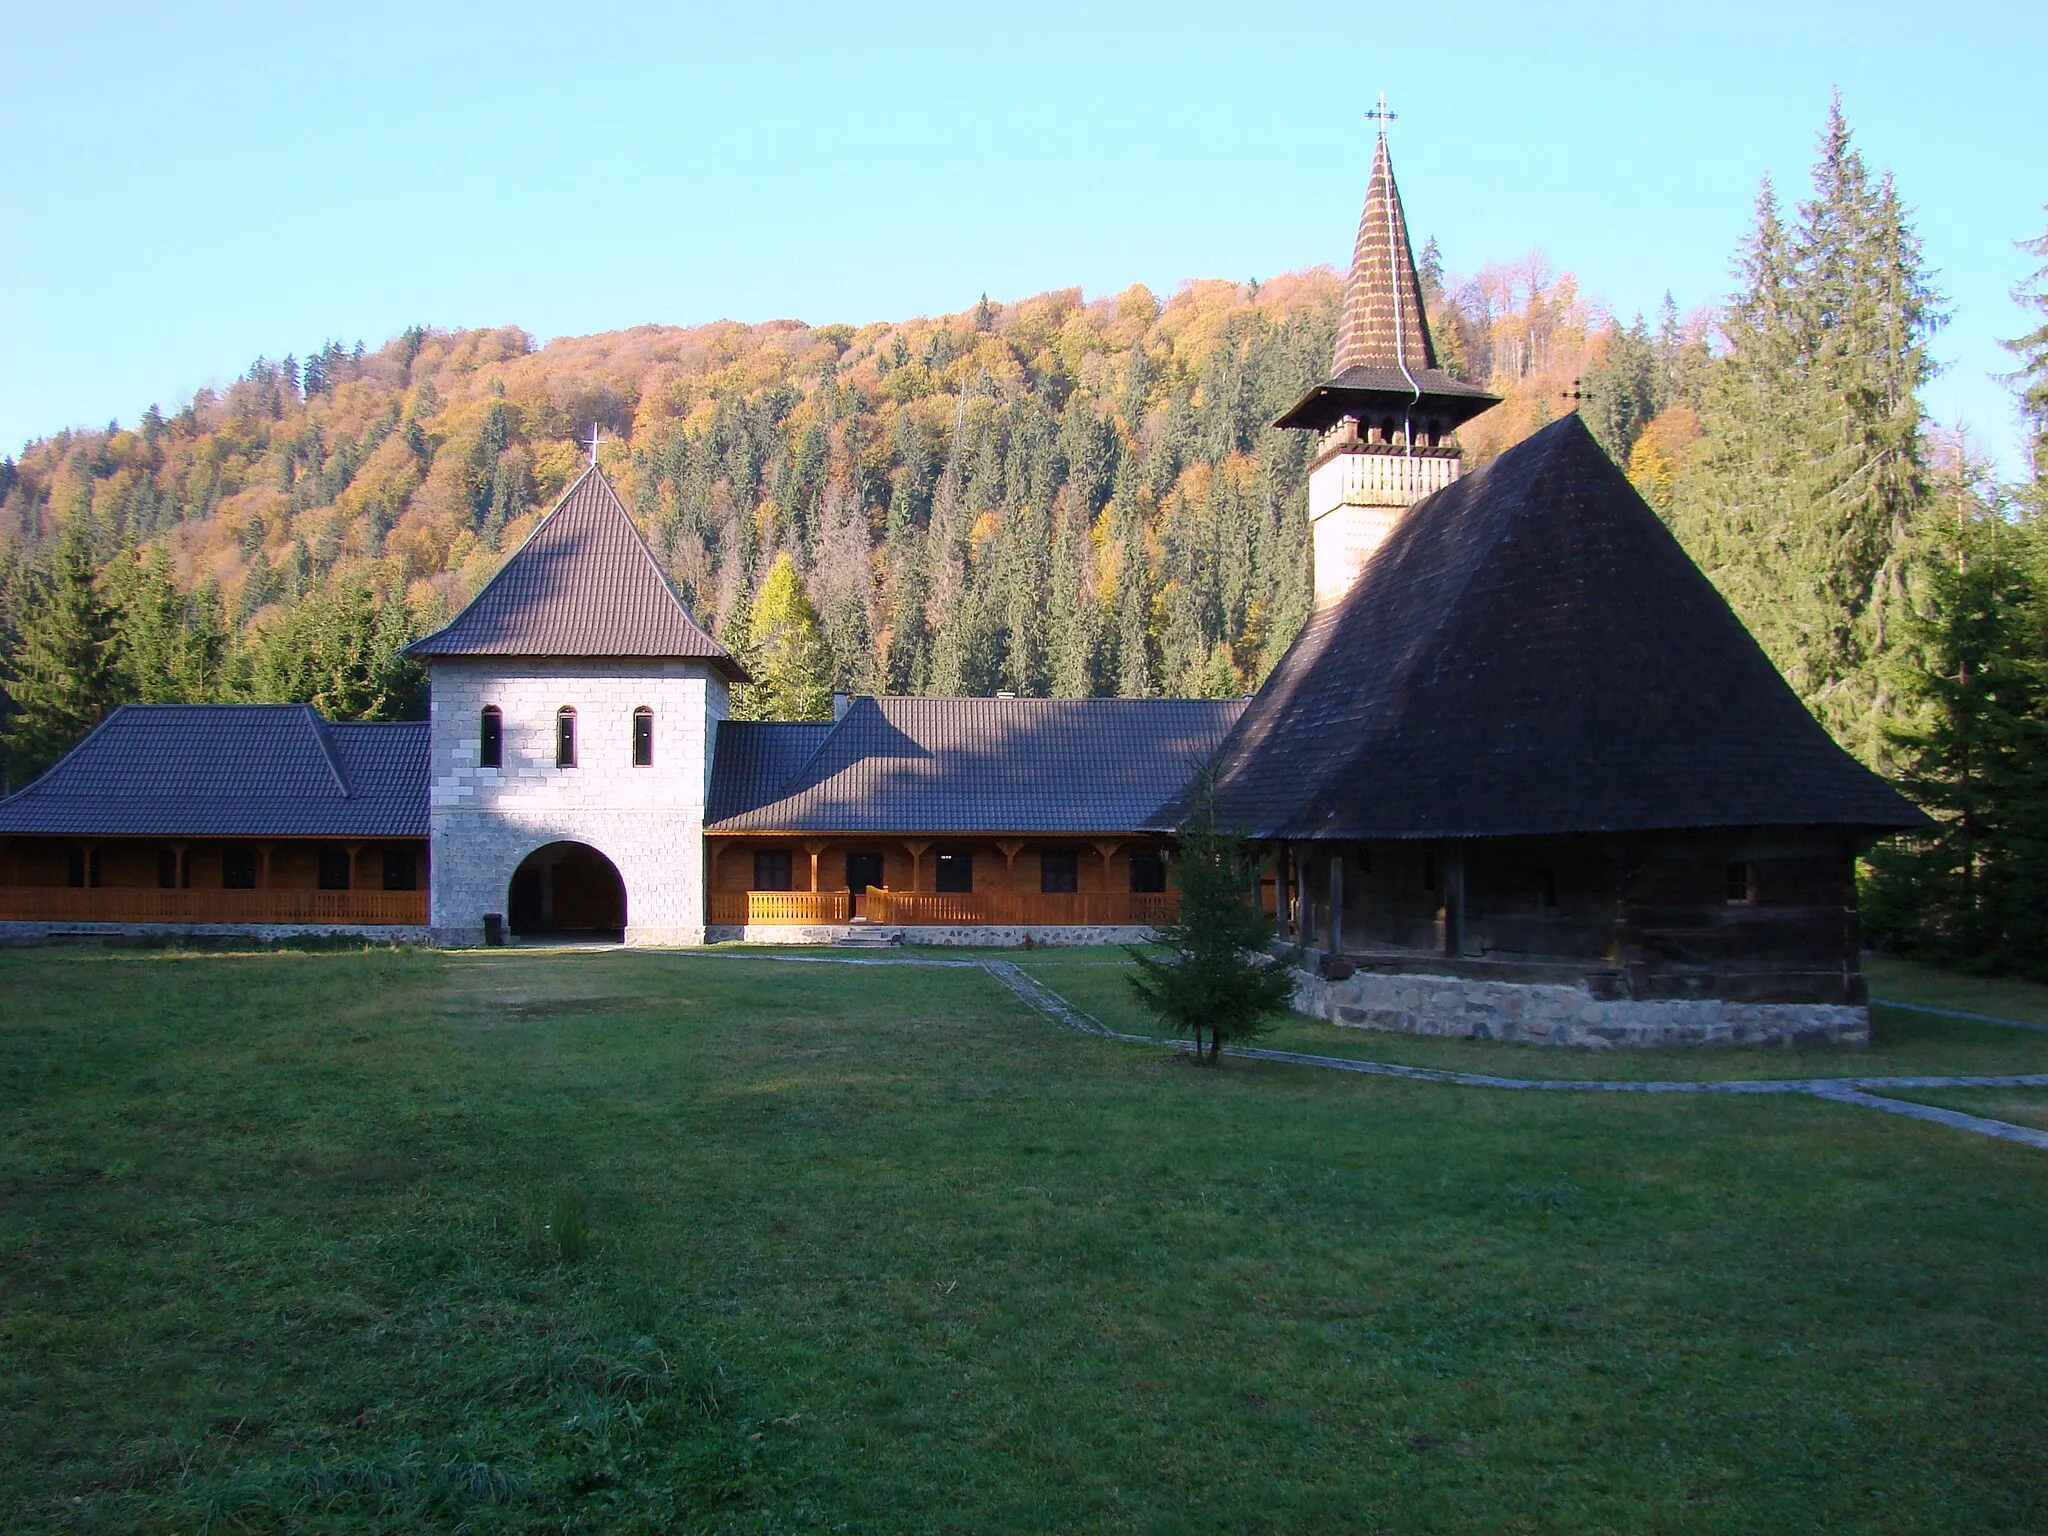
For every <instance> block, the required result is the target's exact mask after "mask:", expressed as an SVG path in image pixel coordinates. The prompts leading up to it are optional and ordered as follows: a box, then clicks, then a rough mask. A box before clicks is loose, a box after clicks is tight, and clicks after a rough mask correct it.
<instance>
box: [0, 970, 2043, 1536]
mask: <svg viewBox="0 0 2048 1536" xmlns="http://www.w3.org/2000/svg"><path fill="white" fill-rule="evenodd" d="M1041 974H1042V975H1043V976H1045V978H1046V979H1047V980H1049V981H1053V982H1054V984H1055V985H1056V986H1058V987H1059V988H1060V989H1061V990H1063V991H1074V992H1077V993H1078V992H1081V991H1082V987H1081V985H1079V984H1077V978H1089V977H1099V978H1101V979H1102V981H1103V982H1104V986H1103V987H1102V989H1101V990H1102V992H1103V993H1104V995H1107V994H1108V992H1109V991H1110V990H1112V988H1111V987H1110V985H1109V984H1110V983H1113V982H1114V981H1115V979H1116V972H1115V971H1114V970H1113V969H1105V968H1103V967H1099V966H1097V967H1085V966H1068V967H1062V968H1059V969H1053V968H1050V967H1047V968H1044V969H1042V970H1041ZM1055 978H1056V980H1055ZM1087 985H1089V986H1093V985H1094V983H1093V982H1089V983H1087ZM0 997H4V999H5V1002H6V1006H5V1008H4V1009H0V1095H4V1107H0V1501H4V1508H5V1509H6V1511H7V1514H6V1518H5V1521H4V1524H5V1525H6V1527H7V1528H8V1529H10V1530H20V1531H45V1530H76V1531H92V1532H103V1531H111V1532H121V1531H152V1532H154V1531H198V1530H202V1529H212V1530H217V1531H227V1530H256V1531H268V1530H294V1531H301V1530H310V1531H349V1532H356V1531H405V1530H416V1529H422V1528H427V1529H451V1530H453V1529H462V1530H467V1531H479V1532H481V1531H543V1530H545V1531H565V1530H592V1531H597V1530H605V1531H610V1530H628V1531H630V1530H649V1529H676V1530H713V1531H748V1532H754V1531H758V1532H780V1531H799V1530H812V1529H817V1530H845V1531H869V1532H896V1531H913V1532H986V1531H1045V1532H1075V1531H1157V1532H1184V1531H1216V1532H1225V1531H1228V1532H1241V1531H1269V1532H1295V1531H1300V1532H1310V1531H1395V1532H1424V1531H1428V1532H1445V1531H1466V1530H1504V1531H1559V1532H1587V1531H1617V1532H1620V1531H1627V1532H1638V1531H1717V1532H1718V1531H1726V1532H1755V1531H1780V1530H1813V1529H1827V1530H1831V1531H1852V1530H1869V1531H1883V1532H1922V1531H1925V1532H1933V1531H1955V1530H1966V1531H1973V1532H1977V1531H1983V1532H1991V1531H2012V1532H2017V1531H2025V1530H2039V1529H2042V1528H2043V1527H2044V1526H2048V1369H2044V1366H2048V1313H2044V1310H2043V1308H2042V1307H2041V1306H2040V1304H2039V1301H2038V1296H2039V1290H2040V1277H2041V1275H2042V1273H2043V1269H2044V1261H2048V1178H2044V1176H2043V1175H2044V1171H2048V1163H2044V1162H2043V1155H2042V1154H2041V1153H2039V1152H2038V1151H2036V1150H2034V1149H2032V1148H2028V1147H2021V1146H2015V1145H2011V1144H2008V1143H2002V1142H1996V1141H1991V1140H1988V1139H1985V1138H1981V1137H1974V1136H1969V1135H1965V1134H1961V1133H1958V1132H1954V1131H1951V1130H1947V1129H1945V1128H1943V1127H1939V1126H1932V1125H1927V1124H1923V1123H1919V1122H1915V1121H1910V1120H1906V1119H1903V1118H1900V1117H1897V1116H1890V1115H1883V1114H1878V1113H1874V1112H1868V1111H1859V1110H1857V1109H1854V1108H1851V1107H1848V1106H1843V1105H1838V1104H1829V1103H1824V1102H1821V1101H1819V1100H1813V1099H1779V1098H1769V1099H1737V1098H1727V1097H1704V1098H1698V1097H1684V1098H1642V1097H1635V1096H1609V1095H1584V1096H1580V1095H1570V1096H1562V1097H1555V1096H1548V1095H1542V1096H1538V1095H1518V1094H1504V1093H1488V1092H1482V1091H1477V1090H1469V1089H1457V1088H1447V1087H1441V1086H1436V1085H1430V1084H1416V1083H1406V1082H1399V1081H1390V1080H1385V1079H1373V1078H1361V1077H1358V1076H1355V1075H1351V1074H1340V1073H1330V1072H1317V1071H1314V1070H1311V1069H1301V1068H1291V1067H1278V1066H1263V1065H1255V1064H1247V1063H1243V1062H1237V1063H1231V1064H1227V1065H1226V1066H1225V1067H1224V1068H1223V1069H1222V1070H1220V1071H1207V1070H1203V1069H1200V1068H1196V1067H1193V1066H1190V1065H1188V1064H1187V1063H1186V1062H1185V1061H1184V1060H1182V1059H1179V1058H1178V1057H1177V1056H1176V1055H1175V1054H1174V1053H1171V1052H1168V1051H1165V1050H1160V1049H1156V1048H1149V1047H1144V1046H1132V1045H1127V1044H1120V1043H1117V1042H1112V1041H1104V1040H1100V1039H1095V1038H1089V1037H1084V1036H1081V1035H1077V1034H1073V1033H1069V1032H1064V1031H1060V1030H1057V1029H1055V1028H1053V1027H1051V1026H1050V1025H1048V1024H1047V1023H1045V1022H1044V1021H1043V1020H1042V1019H1040V1018H1039V1017H1037V1016H1036V1015H1034V1014H1032V1013H1030V1012H1028V1011H1027V1010H1025V1009H1024V1008H1022V1007H1021V1006H1019V1005H1018V1004H1017V1002H1016V1001H1015V1000H1014V999H1013V998H1012V997H1011V996H1010V995H1009V994H1008V993H1007V992H1006V991H1004V990H1003V989H1002V988H1001V987H1000V986H999V985H998V984H997V983H996V982H995V981H994V980H993V979H992V978H990V977H988V976H986V975H984V974H982V973H980V972H978V971H972V970H944V969H908V968H901V969H880V968H876V969H867V970H857V969H855V968H852V967H840V966H828V965H802V964H784V963H779V962H776V961H772V960H758V961H740V960H730V959H717V958H693V957H689V956H683V955H662V954H648V953H625V952H620V953H611V954H570V953H560V954H547V953H524V954H522V953H517V952H494V953H470V954H452V955H440V954H433V953H394V952H382V951H371V952H363V953H353V954H351V953H330V954H291V953H279V954H264V955H248V956H231V955H178V954H169V953H156V954H149V953H141V952H122V951H111V952H95V951H90V950H80V951H63V950H43V951H17V952H10V953H0ZM1082 1001H1083V1002H1084V1003H1085V1004H1086V1005H1088V1006H1091V1007H1093V1006H1096V1004H1097V1003H1099V1002H1101V999H1100V998H1095V997H1089V996H1084V997H1083V998H1082ZM1104 1006H1106V1005H1104ZM1912 1027H1913V1029H1914V1030H1915V1031H1919V1030H1920V1029H1921V1024H1920V1023H1918V1022H1916V1023H1915V1024H1914V1025H1913V1026H1912ZM1926 1029H1927V1031H1928V1032H1927V1033H1925V1034H1919V1033H1916V1034H1915V1036H1914V1037H1913V1039H1912V1040H1910V1041H1907V1042H1905V1043H1904V1044H1902V1045H1901V1046H1900V1047H1899V1049H1901V1050H1906V1051H1911V1052H1918V1053H1921V1054H1922V1055H1926V1056H1929V1057H1932V1056H1935V1055H1939V1054H1941V1051H1942V1049H1943V1048H1944V1047H1943V1043H1944V1042H1948V1044H1949V1046H1951V1047H1952V1048H1953V1051H1954V1055H1955V1058H1956V1059H1957V1060H1975V1059H1976V1058H1977V1057H1978V1056H1981V1055H1983V1054H1985V1053H1986V1052H1988V1051H1989V1050H1990V1049H1991V1048H1990V1046H1989V1045H1987V1044H1986V1043H1984V1042H1983V1041H1980V1040H1979V1039H1978V1037H1977V1035H1976V1034H1974V1033H1972V1030H1973V1027H1972V1026H1966V1025H1951V1024H1948V1023H1944V1022H1942V1021H1932V1022H1929V1023H1928V1024H1927V1025H1926ZM1328 1033H1330V1034H1339V1033H1342V1034H1347V1035H1352V1034H1355V1032H1350V1031H1342V1032H1340V1031H1334V1030H1332V1031H1328ZM2008 1033H2009V1034H2011V1035H2014V1036H2021V1035H2023V1033H2024V1032H2020V1031H2009V1032H2008ZM1358 1038H1361V1039H1365V1040H1367V1042H1368V1043H1370V1044H1372V1045H1374V1046H1376V1047H1377V1046H1378V1045H1379V1044H1381V1043H1382V1042H1384V1041H1386V1039H1387V1037H1363V1036H1360V1037H1358ZM2034 1039H2035V1037H2031V1036H2027V1037H2025V1042H2024V1043H2028V1044H2031V1043H2032V1042H2033V1041H2034ZM1412 1043H1424V1044H1426V1043H1428V1042H1412ZM2020 1043H2021V1042H2017V1041H2016V1042H2015V1045H2016V1048H2017V1046H2018V1045H2019V1044H2020ZM1437 1044H1443V1045H1456V1044H1457V1042H1437ZM1889 1048H1890V1047H1884V1048H1881V1049H1889ZM1486 1049H1490V1050H1498V1049H1500V1048H1498V1047H1494V1048H1486ZM1534 1054H1536V1053H1529V1052H1525V1053H1522V1055H1523V1056H1532V1055H1534ZM1558 1054H1559V1055H1562V1053H1558ZM1786 1054H1787V1053H1772V1056H1773V1059H1774V1060H1778V1059H1782V1058H1783V1057H1784V1056H1785V1055H1786ZM1871 1054H1872V1055H1873V1056H1875V1055H1876V1054H1877V1053H1871ZM1517 1059H1518V1060H1520V1059H1521V1058H1520V1057H1518V1058H1517ZM1625 1059H1626V1057H1625V1056H1624V1054H1623V1053H1613V1054H1610V1055H1606V1056H1603V1057H1601V1058H1600V1059H1599V1060H1600V1063H1601V1065H1602V1067H1603V1068H1611V1067H1612V1066H1615V1065H1619V1064H1620V1063H1622V1062H1623V1061H1624V1060H1625ZM1656 1059H1657V1060H1658V1061H1659V1062H1660V1063H1662V1064H1663V1065H1664V1070H1667V1071H1668V1070H1670V1063H1671V1062H1672V1060H1673V1057H1672V1056H1671V1055H1669V1054H1666V1055H1662V1056H1659V1057H1657V1058H1656ZM1916 1059H1917V1058H1916ZM1800 1069H1801V1070H1802V1071H1805V1070H1810V1064H1807V1063H1804V1062H1803V1061H1802V1063H1801V1068H1800Z"/></svg>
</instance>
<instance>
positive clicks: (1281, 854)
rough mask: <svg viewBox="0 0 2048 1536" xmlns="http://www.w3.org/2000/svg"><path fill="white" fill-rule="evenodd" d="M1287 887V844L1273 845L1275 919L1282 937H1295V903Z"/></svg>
mask: <svg viewBox="0 0 2048 1536" xmlns="http://www.w3.org/2000/svg"><path fill="white" fill-rule="evenodd" d="M1290 896H1291V893H1290V892H1289V891H1288V889H1287V845H1286V844H1285V843H1275V844H1274V845H1273V920H1274V922H1276V923H1278V924H1279V925H1280V937H1281V938H1283V939H1291V938H1293V937H1294V903H1293V902H1292V901H1291V900H1290V899H1289V898H1290Z"/></svg>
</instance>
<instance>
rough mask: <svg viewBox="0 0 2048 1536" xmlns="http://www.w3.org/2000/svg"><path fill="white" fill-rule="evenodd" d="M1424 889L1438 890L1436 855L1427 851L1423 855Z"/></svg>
mask: <svg viewBox="0 0 2048 1536" xmlns="http://www.w3.org/2000/svg"><path fill="white" fill-rule="evenodd" d="M1422 888H1423V889H1424V890H1425V891H1433V890H1435V889H1436V855H1435V854H1433V853H1430V852H1428V851H1426V850H1425V851H1424V853H1423V855H1422Z"/></svg>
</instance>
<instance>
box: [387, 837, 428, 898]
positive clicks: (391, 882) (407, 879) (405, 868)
mask: <svg viewBox="0 0 2048 1536" xmlns="http://www.w3.org/2000/svg"><path fill="white" fill-rule="evenodd" d="M419 888H420V856H419V855H418V854H417V853H415V852H414V851H413V850H412V849H410V848H387V849H385V850H384V889H385V890H387V891H416V890H418V889H419Z"/></svg>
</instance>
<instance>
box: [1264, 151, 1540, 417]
mask: <svg viewBox="0 0 2048 1536" xmlns="http://www.w3.org/2000/svg"><path fill="white" fill-rule="evenodd" d="M1498 403H1499V397H1498V396H1496V395H1493V394H1490V393H1488V392H1487V391H1486V390H1484V389H1481V388H1480V387H1479V386H1478V385H1476V384H1467V383H1466V382H1465V381H1464V380H1463V379H1457V378H1453V377H1452V376H1451V375H1450V374H1448V373H1446V372H1445V371H1444V370H1443V369H1442V368H1440V367H1438V366H1437V360H1436V347H1435V344H1434V343H1433V342H1431V340H1430V336H1429V319H1428V316H1427V314H1426V312H1425V311H1424V308H1423V303H1422V279H1421V277H1420V276H1419V275H1418V274H1417V273H1416V270H1415V252H1414V249H1413V248H1412V247H1411V246H1410V245H1409V243H1408V215H1407V214H1406V213H1405V212H1404V211H1403V210H1402V207H1401V189H1400V188H1399V187H1397V186H1396V185H1395V184H1394V164H1393V161H1392V160H1391V159H1390V158H1389V157H1388V154H1387V138H1386V135H1385V134H1381V135H1380V139H1379V144H1378V146H1377V147H1376V148H1375V149H1374V151H1373V157H1372V177H1371V179H1370V180H1369V181H1368V182H1367V183H1366V188H1365V207H1364V209H1363V210H1362V211H1361V212H1360V214H1359V216H1358V242H1357V244H1356V245H1355V246H1354V247H1353V248H1352V252H1351V271H1350V273H1349V275H1348V276H1347V277H1346V278H1345V279H1344V310H1343V315H1342V318H1341V319H1340V320H1339V322H1338V326H1337V353H1336V357H1335V358H1334V359H1333V361H1332V365H1331V372H1330V377H1329V378H1328V379H1326V380H1325V381H1324V382H1323V383H1321V384H1318V385H1317V386H1316V387H1315V388H1313V389H1311V390H1310V391H1309V392H1308V393H1307V394H1306V395H1304V396H1302V398H1301V400H1300V401H1299V402H1297V403H1296V404H1295V406H1294V407H1293V408H1292V409H1291V410H1289V411H1288V412H1287V414H1286V415H1284V416H1282V417H1281V418H1280V419H1279V420H1278V421H1276V422H1275V423H1274V425H1275V426H1279V427H1301V428H1306V429H1309V430H1313V431H1321V430H1322V429H1323V428H1325V427H1328V426H1330V425H1331V424H1332V423H1334V422H1335V421H1337V420H1338V419H1339V418H1340V417H1342V416H1345V415H1348V414H1349V415H1355V414H1358V413H1360V412H1361V411H1363V412H1366V413H1377V412H1379V411H1383V410H1387V409H1390V408H1392V409H1395V410H1397V411H1398V410H1406V411H1407V412H1409V413H1410V414H1419V415H1421V416H1422V417H1423V418H1424V419H1426V420H1434V421H1436V422H1438V423H1439V425H1440V427H1441V428H1442V429H1444V430H1448V429H1450V428H1455V427H1456V426H1457V425H1458V423H1460V422H1463V421H1467V420H1470V419H1471V418H1472V417H1474V416H1477V415H1478V414H1479V413H1480V412H1481V411H1483V410H1486V409H1487V408H1488V407H1490V406H1493V405H1496V404H1498ZM1415 425H1416V426H1417V427H1420V426H1421V425H1422V423H1421V422H1417V423H1415Z"/></svg>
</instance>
